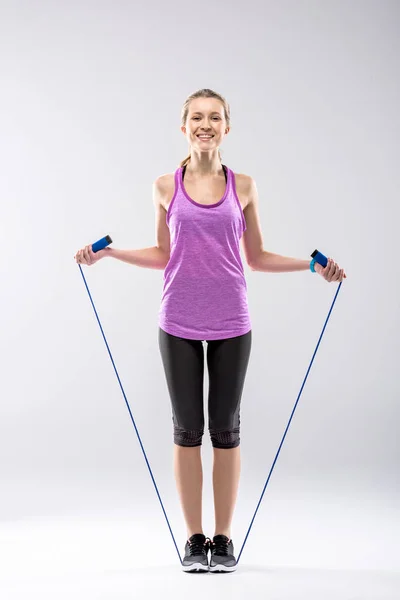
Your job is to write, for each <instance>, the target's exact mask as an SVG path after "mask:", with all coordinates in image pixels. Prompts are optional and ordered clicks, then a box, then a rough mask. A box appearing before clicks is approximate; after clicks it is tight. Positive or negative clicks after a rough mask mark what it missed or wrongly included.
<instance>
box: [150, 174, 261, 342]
mask: <svg viewBox="0 0 400 600" xmlns="http://www.w3.org/2000/svg"><path fill="white" fill-rule="evenodd" d="M222 166H223V168H224V171H225V177H226V188H225V193H224V195H223V197H222V198H221V200H220V201H219V202H216V203H215V204H200V203H198V202H195V201H194V200H193V199H192V198H190V196H189V195H188V194H187V192H186V190H185V187H184V183H183V174H184V168H182V167H180V168H178V169H177V170H176V171H175V191H174V195H173V198H172V200H171V202H170V204H169V207H168V211H167V216H166V222H167V225H168V227H169V230H170V244H171V253H170V259H169V262H168V264H167V266H166V268H165V270H164V277H163V291H162V298H161V306H160V310H159V326H160V327H161V329H163V330H164V331H166V332H167V333H170V334H172V335H174V336H178V337H182V338H186V339H192V340H202V341H205V340H217V339H225V338H231V337H236V336H239V335H244V334H245V333H248V332H249V331H250V329H251V321H250V316H249V309H248V299H247V284H246V280H245V275H244V269H243V263H242V260H241V256H240V249H239V242H240V238H241V237H242V235H243V233H244V231H245V230H246V220H245V217H244V214H243V210H242V207H241V205H240V202H239V198H238V196H237V193H236V183H235V175H234V173H233V171H231V169H229V168H228V167H226V166H225V165H222Z"/></svg>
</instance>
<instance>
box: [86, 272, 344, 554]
mask: <svg viewBox="0 0 400 600" xmlns="http://www.w3.org/2000/svg"><path fill="white" fill-rule="evenodd" d="M78 266H79V269H80V272H81V275H82V278H83V281H84V283H85V287H86V290H87V293H88V294H89V298H90V302H91V303H92V306H93V310H94V312H95V315H96V319H97V322H98V324H99V327H100V330H101V333H102V335H103V339H104V342H105V344H106V347H107V350H108V354H109V355H110V359H111V362H112V365H113V367H114V371H115V374H116V376H117V379H118V382H119V385H120V387H121V390H122V394H123V396H124V399H125V403H126V406H127V408H128V411H129V414H130V416H131V419H132V423H133V426H134V428H135V431H136V435H137V437H138V440H139V444H140V447H141V449H142V452H143V455H144V458H145V461H146V464H147V468H148V469H149V473H150V476H151V479H152V481H153V484H154V487H155V490H156V492H157V496H158V499H159V501H160V504H161V508H162V511H163V513H164V516H165V519H166V521H167V525H168V529H169V531H170V534H171V536H172V540H173V542H174V545H175V548H176V551H177V553H178V557H179V562H180V563H181V564H182V559H181V556H180V554H179V550H178V546H177V544H176V541H175V538H174V534H173V533H172V529H171V525H170V523H169V520H168V517H167V513H166V512H165V508H164V505H163V503H162V500H161V496H160V493H159V491H158V487H157V484H156V481H155V479H154V476H153V473H152V470H151V468H150V464H149V461H148V459H147V456H146V452H145V450H144V447H143V444H142V440H141V439H140V435H139V431H138V429H137V427H136V423H135V420H134V418H133V415H132V412H131V409H130V406H129V403H128V400H127V398H126V395H125V391H124V388H123V386H122V383H121V380H120V377H119V375H118V371H117V368H116V366H115V363H114V359H113V357H112V354H111V351H110V348H109V346H108V343H107V340H106V336H105V335H104V331H103V328H102V326H101V323H100V319H99V317H98V315H97V311H96V307H95V305H94V302H93V300H92V296H91V294H90V291H89V288H88V285H87V283H86V279H85V276H84V274H83V271H82V267H81V265H80V264H78ZM341 286H342V282H341V283H340V284H339V286H338V289H337V291H336V294H335V297H334V299H333V302H332V306H331V308H330V310H329V313H328V316H327V318H326V321H325V324H324V327H323V329H322V332H321V335H320V336H319V340H318V343H317V346H316V348H315V350H314V354H313V356H312V359H311V362H310V364H309V367H308V369H307V373H306V376H305V377H304V381H303V383H302V386H301V388H300V392H299V395H298V396H297V400H296V403H295V405H294V408H293V410H292V414H291V415H290V419H289V422H288V424H287V426H286V429H285V433H284V434H283V438H282V441H281V443H280V445H279V448H278V451H277V453H276V456H275V459H274V462H273V463H272V467H271V470H270V472H269V475H268V478H267V481H266V482H265V485H264V489H263V491H262V493H261V496H260V499H259V501H258V504H257V508H256V510H255V512H254V515H253V518H252V520H251V523H250V526H249V529H248V530H247V533H246V537H245V539H244V542H243V545H242V547H241V549H240V552H239V556H238V558H237V561H236V562H237V563H239V560H240V557H241V555H242V552H243V548H244V546H245V544H246V542H247V538H248V537H249V533H250V530H251V528H252V526H253V523H254V519H255V518H256V515H257V512H258V509H259V507H260V504H261V501H262V499H263V497H264V493H265V490H266V489H267V485H268V483H269V480H270V478H271V475H272V471H273V470H274V467H275V464H276V461H277V460H278V456H279V453H280V451H281V448H282V445H283V442H284V440H285V437H286V434H287V432H288V429H289V427H290V423H291V421H292V418H293V415H294V413H295V410H296V408H297V405H298V403H299V400H300V396H301V394H302V391H303V388H304V385H305V383H306V381H307V377H308V374H309V372H310V370H311V367H312V364H313V362H314V358H315V355H316V354H317V350H318V348H319V345H320V343H321V340H322V336H323V335H324V332H325V328H326V325H327V323H328V321H329V317H330V316H331V312H332V309H333V307H334V305H335V302H336V298H337V296H338V294H339V290H340V288H341Z"/></svg>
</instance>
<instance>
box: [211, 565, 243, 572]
mask: <svg viewBox="0 0 400 600" xmlns="http://www.w3.org/2000/svg"><path fill="white" fill-rule="evenodd" d="M236 566H237V565H234V566H233V567H226V566H225V565H215V566H213V567H212V566H211V565H210V573H232V572H233V571H236Z"/></svg>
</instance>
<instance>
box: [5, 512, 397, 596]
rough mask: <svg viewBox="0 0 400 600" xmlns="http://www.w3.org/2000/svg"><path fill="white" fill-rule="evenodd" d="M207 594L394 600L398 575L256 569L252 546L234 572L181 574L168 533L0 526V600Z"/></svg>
mask: <svg viewBox="0 0 400 600" xmlns="http://www.w3.org/2000/svg"><path fill="white" fill-rule="evenodd" d="M138 532H139V533H138ZM238 550H239V548H238ZM267 562H268V561H267ZM209 594H212V595H213V597H214V594H218V595H220V594H221V595H222V594H224V597H228V598H229V599H232V600H236V599H239V598H240V599H241V600H242V599H243V598H249V599H250V598H251V600H257V599H258V598H260V599H261V598H262V599H266V598H268V599H271V600H280V599H282V600H291V599H292V598H293V599H303V598H304V599H305V600H314V599H315V600H317V599H318V600H389V599H390V600H398V599H399V598H400V572H391V571H389V570H388V571H384V570H376V571H375V570H344V569H332V570H330V569H324V568H315V565H314V566H313V565H312V564H310V565H309V567H308V568H306V567H304V566H303V567H296V566H290V565H289V566H288V565H276V564H275V565H269V564H262V563H261V562H260V559H259V560H258V561H257V562H255V561H254V547H253V548H252V550H251V551H249V552H248V554H246V548H245V550H244V551H243V556H242V558H241V561H240V564H239V566H238V570H237V571H236V572H235V573H232V574H211V573H206V574H204V575H201V574H187V573H183V572H182V571H181V569H180V564H179V560H178V556H177V553H176V550H175V549H174V546H173V542H172V539H171V537H170V536H169V533H168V531H166V530H165V529H164V530H163V531H162V534H161V535H160V532H158V533H157V531H155V530H154V531H149V529H148V523H147V524H146V527H144V526H143V525H140V524H138V523H133V522H129V521H128V522H127V521H124V520H123V519H119V520H116V519H106V518H104V519H96V520H93V521H87V520H80V519H74V518H70V517H68V518H65V519H57V520H56V519H37V518H35V519H31V520H25V521H15V522H14V523H12V522H8V523H6V524H4V523H3V524H2V525H1V544H0V598H1V600H26V599H28V598H29V600H31V599H36V598H37V599H39V598H40V600H47V599H50V598H51V600H64V598H65V599H67V598H68V600H70V599H71V598H73V599H74V600H81V599H82V600H92V599H93V600H94V599H96V600H100V599H101V600H103V599H104V600H105V599H112V600H119V599H125V598H130V599H131V598H145V597H147V598H171V599H172V598H174V599H175V598H183V597H184V596H186V597H187V598H190V599H197V598H199V599H200V598H202V599H203V598H204V597H205V595H207V596H208V595H209ZM221 597H222V596H221Z"/></svg>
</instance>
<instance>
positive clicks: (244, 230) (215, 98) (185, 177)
mask: <svg viewBox="0 0 400 600" xmlns="http://www.w3.org/2000/svg"><path fill="white" fill-rule="evenodd" d="M181 131H182V132H183V134H184V135H185V137H186V139H187V140H188V142H189V145H190V154H189V156H188V157H187V158H186V159H185V160H184V161H182V162H181V164H180V167H179V168H178V169H177V170H176V171H175V172H174V173H170V174H167V175H163V176H161V177H159V178H158V179H157V180H156V181H155V182H154V185H153V201H154V205H155V210H156V238H157V245H156V246H154V247H152V248H144V249H141V250H118V249H116V248H105V249H104V250H101V251H100V252H97V253H93V252H92V249H91V246H90V245H89V246H86V247H85V248H83V249H82V250H79V252H78V253H77V254H76V257H75V258H76V262H78V263H82V264H87V265H91V264H94V263H95V262H97V261H98V260H99V259H100V258H102V257H105V256H111V257H114V258H117V259H119V260H122V261H124V262H127V263H130V264H133V265H136V266H140V267H147V268H151V269H163V270H164V286H163V294H162V300H161V307H160V312H159V348H160V352H161V358H162V362H163V366H164V370H165V376H166V382H167V386H168V391H169V395H170V399H171V404H172V420H173V431H174V471H175V478H176V483H177V489H178V492H179V495H180V499H181V504H182V509H183V513H184V517H185V521H186V527H187V542H186V545H185V557H184V560H183V570H184V571H188V572H191V571H208V570H210V571H225V572H230V571H234V570H235V568H236V559H235V556H234V548H233V543H232V540H231V522H232V516H233V511H234V506H235V503H236V497H237V490H238V483H239V474H240V436H239V433H240V401H241V396H242V391H243V387H244V381H245V376H246V371H247V365H248V361H249V357H250V350H251V336H252V330H251V322H250V316H249V311H248V303H247V286H246V280H245V276H244V270H243V264H242V261H241V256H240V252H239V242H240V240H242V244H243V250H244V254H245V257H246V261H247V263H248V265H249V266H250V268H251V269H252V270H253V271H268V272H289V271H303V270H304V271H306V270H309V269H310V266H311V270H313V269H314V268H315V271H316V272H317V273H318V274H319V275H321V276H322V277H323V278H324V279H325V280H326V281H337V282H340V281H342V280H343V279H344V278H345V277H346V275H345V274H344V271H343V269H341V268H339V266H338V265H337V264H336V263H335V262H334V261H333V260H331V259H329V262H328V265H327V266H326V267H325V268H322V267H321V266H320V265H319V264H315V265H314V262H313V261H312V262H313V264H312V265H310V261H309V260H302V259H296V258H289V257H286V256H280V255H277V254H272V253H271V252H267V251H266V250H264V247H263V238H262V233H261V227H260V219H259V213H258V196H257V188H256V184H255V182H254V180H253V179H252V178H251V177H250V176H248V175H243V174H237V173H233V171H231V170H230V169H229V168H228V167H226V166H225V165H222V164H221V156H220V153H219V146H220V145H221V143H222V141H223V139H224V137H225V136H226V135H227V134H228V133H229V131H230V109H229V105H228V104H227V102H226V100H225V99H224V98H223V97H222V96H221V95H219V94H217V93H216V92H214V91H212V90H209V89H203V90H199V91H198V92H195V93H194V94H192V95H191V96H189V97H188V98H187V100H186V102H185V104H184V106H183V109H182V115H181ZM203 342H206V344H207V367H208V373H209V397H208V413H209V422H208V428H209V433H210V437H211V443H212V446H213V452H214V463H213V488H214V508H215V531H214V536H213V539H212V540H211V539H210V538H206V537H205V535H204V532H203V526H202V484H203V474H202V462H201V444H202V436H203V431H204V413H203V376H204V346H203ZM209 552H210V562H208V553H209Z"/></svg>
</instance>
